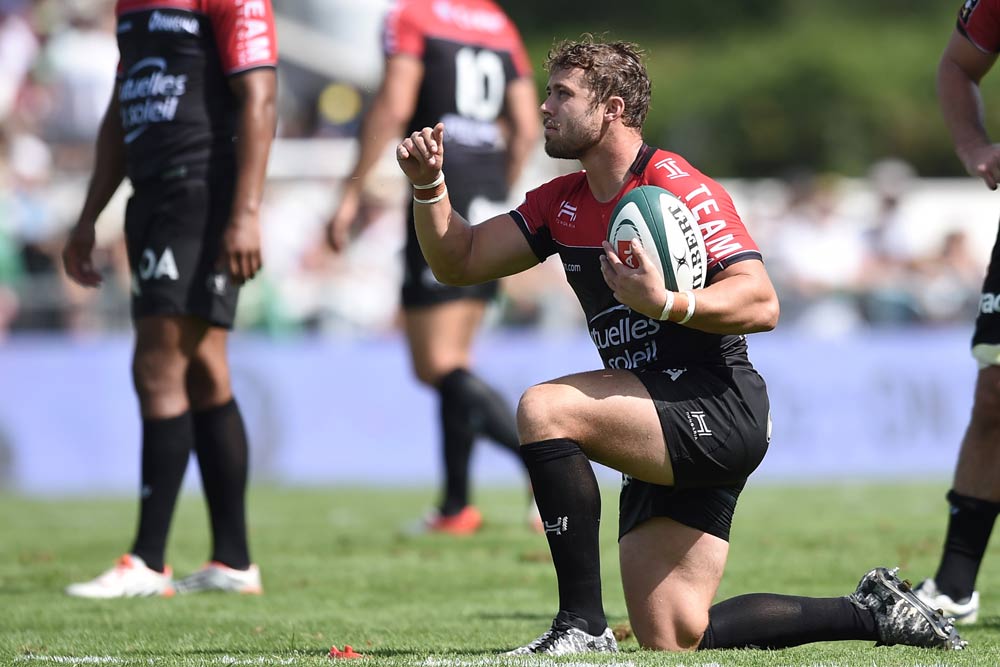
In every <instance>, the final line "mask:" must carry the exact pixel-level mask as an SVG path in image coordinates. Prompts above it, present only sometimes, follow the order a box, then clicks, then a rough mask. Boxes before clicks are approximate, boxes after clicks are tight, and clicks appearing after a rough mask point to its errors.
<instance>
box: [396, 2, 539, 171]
mask: <svg viewBox="0 0 1000 667" xmlns="http://www.w3.org/2000/svg"><path fill="white" fill-rule="evenodd" d="M383 41H384V51H385V56H386V58H390V57H392V56H396V55H400V54H405V55H408V56H412V57H414V58H417V59H419V60H420V61H421V62H423V65H424V77H423V80H422V82H421V84H420V92H419V95H418V99H417V105H416V109H415V111H414V114H413V117H412V118H411V119H410V122H409V128H408V129H407V134H410V133H412V132H415V131H417V130H420V129H421V128H424V127H433V126H434V125H435V124H437V123H438V122H444V124H445V143H446V145H447V146H448V161H449V163H450V164H452V165H455V164H459V163H461V164H465V163H466V162H467V160H468V159H469V158H472V159H474V156H475V155H476V154H481V153H483V152H498V151H501V150H503V139H502V136H501V133H500V128H499V126H498V124H497V119H499V118H500V117H501V116H502V115H503V113H504V110H505V98H506V92H507V84H508V83H509V82H511V81H513V80H515V79H518V78H521V77H527V76H530V75H531V66H530V63H529V60H528V56H527V52H526V51H525V48H524V44H523V43H522V42H521V37H520V34H519V33H518V31H517V28H516V27H515V26H514V24H513V23H512V22H511V20H510V19H509V18H508V17H507V15H506V14H504V12H503V11H502V10H501V9H500V8H499V7H497V5H496V4H495V3H493V2H492V0H398V1H397V2H396V3H395V5H394V6H393V8H392V9H391V11H390V12H389V14H388V16H387V18H386V21H385V32H384V38H383Z"/></svg>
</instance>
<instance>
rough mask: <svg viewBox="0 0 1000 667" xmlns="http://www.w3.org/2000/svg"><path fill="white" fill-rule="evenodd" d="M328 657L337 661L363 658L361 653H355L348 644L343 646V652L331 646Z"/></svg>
mask: <svg viewBox="0 0 1000 667" xmlns="http://www.w3.org/2000/svg"><path fill="white" fill-rule="evenodd" d="M329 657H331V658H337V659H339V658H363V657H365V656H364V654H362V653H355V652H354V649H353V648H352V647H351V645H350V644H344V650H343V651H341V650H340V649H338V648H337V646H336V644H334V645H333V646H331V647H330V655H329Z"/></svg>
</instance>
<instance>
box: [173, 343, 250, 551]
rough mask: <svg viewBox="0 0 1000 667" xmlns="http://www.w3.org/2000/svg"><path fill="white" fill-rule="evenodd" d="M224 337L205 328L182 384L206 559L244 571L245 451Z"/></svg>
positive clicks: (242, 425) (245, 533)
mask: <svg viewBox="0 0 1000 667" xmlns="http://www.w3.org/2000/svg"><path fill="white" fill-rule="evenodd" d="M228 337H229V332H228V331H227V330H226V329H224V328H221V327H209V328H208V330H207V332H206V334H205V336H204V338H203V339H202V341H201V344H200V345H199V346H198V348H197V350H196V352H195V355H194V358H193V359H192V360H191V366H190V368H189V369H188V374H187V378H186V383H187V391H188V395H189V396H190V399H191V406H192V413H193V418H194V433H195V441H194V445H195V451H196V452H197V455H198V466H199V470H200V471H201V479H202V486H203V488H204V491H205V499H206V501H207V504H208V510H209V517H210V520H211V526H212V557H211V560H212V561H213V562H217V563H222V564H223V565H225V566H227V567H230V568H234V569H237V570H245V569H247V568H248V567H250V554H249V548H248V546H247V531H246V508H245V497H246V485H247V473H248V447H247V437H246V429H245V426H244V424H243V417H242V415H241V414H240V410H239V406H238V405H237V403H236V400H235V398H234V397H233V392H232V385H231V382H230V375H229V363H228V359H227V341H228Z"/></svg>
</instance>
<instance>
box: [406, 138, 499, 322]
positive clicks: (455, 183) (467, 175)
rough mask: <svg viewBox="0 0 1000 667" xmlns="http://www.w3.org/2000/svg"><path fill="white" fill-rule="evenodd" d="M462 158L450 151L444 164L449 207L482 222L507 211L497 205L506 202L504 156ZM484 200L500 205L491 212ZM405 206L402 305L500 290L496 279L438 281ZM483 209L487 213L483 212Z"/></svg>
mask: <svg viewBox="0 0 1000 667" xmlns="http://www.w3.org/2000/svg"><path fill="white" fill-rule="evenodd" d="M463 157H464V156H455V155H451V154H449V155H448V164H447V165H446V166H445V178H446V180H447V183H448V198H449V199H450V200H451V205H452V208H454V209H455V210H456V211H458V212H459V214H461V215H462V217H464V218H466V219H467V220H469V222H471V223H477V222H482V221H483V220H485V219H486V217H487V216H491V215H495V214H496V213H497V212H502V213H506V212H507V208H506V207H500V204H503V203H505V201H506V199H507V182H506V181H507V175H506V166H505V158H504V156H503V155H502V154H487V155H479V156H478V157H477V158H476V159H475V160H474V161H467V160H463V159H462V158H463ZM487 203H493V204H494V205H495V206H497V207H499V208H496V210H492V211H491V210H490V207H489V205H488V204H487ZM483 206H485V209H484V208H483ZM407 208H408V210H409V213H408V214H407V219H406V248H405V249H404V259H405V270H404V272H403V291H402V303H403V307H404V308H420V307H422V306H435V305H437V304H440V303H446V302H448V301H458V300H460V299H476V300H479V301H490V300H492V299H493V298H494V297H495V296H496V295H497V291H498V290H499V285H498V284H497V282H496V281H490V282H488V283H481V284H479V285H471V286H469V287H452V286H450V285H442V284H441V283H439V282H438V281H437V279H436V278H435V277H434V273H433V272H432V271H431V269H430V267H429V266H427V260H425V259H424V254H423V252H422V251H421V250H420V243H419V242H418V241H417V230H416V228H415V227H414V224H413V206H412V204H411V205H409V206H408V207H407ZM484 210H486V211H490V212H483V211H484ZM470 217H471V218H472V219H470Z"/></svg>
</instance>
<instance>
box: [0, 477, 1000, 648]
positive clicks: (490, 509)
mask: <svg viewBox="0 0 1000 667" xmlns="http://www.w3.org/2000/svg"><path fill="white" fill-rule="evenodd" d="M944 491H945V486H944V485H943V484H935V485H930V484H927V485H907V486H874V485H844V486H837V485H824V486H820V487H815V486H791V487H790V486H780V487H779V486H768V485H758V486H751V487H750V488H749V489H747V491H746V492H745V493H744V495H743V498H742V499H741V503H740V507H739V509H738V511H737V517H736V526H735V528H734V531H733V536H732V538H733V539H732V549H731V552H730V559H729V566H728V569H727V572H726V576H725V578H724V580H723V582H722V587H721V589H720V591H719V599H723V598H727V597H731V596H733V595H738V594H741V593H747V592H754V591H773V592H784V593H792V594H797V595H817V596H833V595H842V594H845V593H847V592H849V591H851V590H853V588H854V586H855V585H856V583H857V580H858V579H859V578H860V576H861V575H862V574H863V573H864V572H865V571H866V570H867V569H869V568H870V567H872V566H875V565H895V564H898V565H901V566H902V568H903V574H904V575H906V576H910V577H911V578H913V579H918V578H920V577H923V576H926V575H928V574H930V573H932V572H933V569H934V567H935V566H936V564H937V558H938V555H939V552H940V547H941V539H942V535H943V530H944V522H945V520H946V516H945V504H944V500H943V494H944ZM431 497H432V493H431V492H430V491H428V490H395V489H373V488H365V489H330V490H325V489H324V490H318V489H308V490H305V489H275V488H254V489H253V490H252V493H251V497H250V513H251V530H252V535H251V539H252V546H253V551H254V557H255V560H257V561H258V562H259V563H260V565H261V568H262V571H263V574H264V585H265V588H266V590H267V593H266V595H264V596H261V597H237V596H224V595H202V596H191V597H184V598H174V599H134V600H112V601H100V602H94V601H85V600H75V599H71V598H68V597H66V596H64V595H63V594H62V592H61V591H62V588H63V586H64V585H65V584H66V583H68V582H70V581H75V580H81V579H85V578H90V577H92V576H93V575H95V574H96V573H97V572H99V571H100V570H103V569H104V568H106V567H108V566H109V564H110V562H111V561H112V559H113V558H114V557H116V556H117V555H118V554H120V553H121V552H123V551H124V550H125V549H126V548H127V547H128V541H129V539H130V538H131V533H132V528H133V526H134V522H135V501H134V499H132V498H107V499H80V498H71V499H59V500H38V499H25V498H21V497H12V496H4V497H0V664H4V665H6V664H13V665H20V666H24V667H36V666H37V667H44V666H47V665H74V664H79V665H156V666H161V665H162V666H172V665H219V666H223V665H283V664H293V665H306V666H308V665H328V664H329V660H328V659H327V658H326V657H325V656H326V652H327V650H328V649H329V647H330V645H331V644H336V645H338V646H341V647H342V646H343V644H351V645H352V646H354V647H355V648H356V649H357V650H359V651H362V652H364V653H366V654H367V655H368V656H370V659H369V660H366V661H364V662H360V665H362V666H363V665H370V666H377V667H382V666H387V667H388V666H395V665H422V666H426V667H458V666H460V667H466V666H468V667H472V666H473V665H486V664H490V665H498V664H508V662H507V661H505V660H502V659H499V658H497V657H496V656H497V653H498V652H499V651H501V650H504V649H507V648H511V647H513V646H515V645H517V644H520V643H524V642H526V641H528V640H530V639H532V638H534V637H535V636H536V635H537V634H539V633H540V632H541V631H542V630H544V629H545V627H546V626H547V625H548V623H549V622H550V620H551V618H552V615H553V614H554V612H555V601H556V595H555V579H554V575H553V572H552V567H551V561H550V560H549V557H548V550H547V548H546V545H545V542H544V539H543V538H542V537H540V536H538V535H535V534H533V533H531V532H529V531H528V529H527V527H526V524H525V522H524V499H523V494H522V493H521V492H518V491H514V490H502V489H490V490H483V491H481V492H480V493H479V496H478V501H479V502H478V504H479V505H480V507H481V508H482V509H483V512H484V514H485V516H486V519H487V525H486V527H485V528H484V530H483V531H482V532H481V534H479V535H477V536H475V537H472V538H465V539H456V538H444V537H440V536H421V537H405V536H403V535H402V534H401V532H400V526H401V525H403V524H405V523H406V522H407V521H408V520H412V519H413V518H414V517H417V516H419V515H420V514H421V513H422V511H423V509H424V508H425V507H426V506H427V505H428V503H429V502H430V500H431ZM616 510H617V498H616V493H615V489H613V488H608V489H607V494H606V496H605V503H604V522H603V526H604V531H603V532H604V535H603V538H604V541H603V553H602V558H603V561H602V565H603V569H604V574H605V606H606V608H607V611H608V615H609V619H610V620H611V622H612V624H613V625H624V624H626V623H627V618H626V613H625V604H624V601H623V599H622V594H621V585H620V583H619V580H618V565H617V552H616V545H615V532H616V527H617V518H616ZM207 551H208V545H207V527H206V520H205V513H204V509H203V505H202V503H201V500H200V497H199V496H197V495H188V496H185V497H184V498H182V500H181V503H180V506H179V508H178V514H177V516H176V519H175V523H174V530H173V534H172V537H171V542H170V548H169V552H168V556H169V560H170V562H171V563H172V565H173V566H174V569H175V571H176V572H177V573H179V574H181V575H183V574H185V573H187V572H189V571H191V570H192V569H194V568H196V567H198V566H199V565H200V564H201V562H202V561H203V560H204V558H205V557H206V556H207ZM995 551H996V550H994V552H993V553H991V554H990V555H989V556H988V557H987V560H986V564H985V566H984V568H983V570H982V572H981V575H980V579H979V587H980V589H981V591H982V593H983V600H982V601H983V607H984V609H983V612H982V613H981V616H980V624H979V625H978V626H976V627H975V628H972V629H967V630H965V631H964V632H963V635H964V636H965V637H966V638H967V639H969V641H970V643H971V646H970V648H969V649H968V650H967V651H964V652H961V653H942V652H936V651H926V650H919V649H911V648H907V647H887V648H873V647H872V646H871V644H870V643H867V642H840V643H825V644H814V645H810V646H804V647H799V648H795V649H789V650H785V651H777V652H765V651H716V652H704V653H697V654H686V655H672V654H658V653H651V652H640V651H639V649H638V647H637V645H636V643H635V641H634V639H627V640H625V641H624V642H623V643H622V650H623V652H622V653H621V654H619V655H618V656H607V657H592V656H586V658H585V659H580V658H567V659H560V660H532V661H528V662H529V663H530V664H546V665H551V664H553V663H568V664H573V665H584V664H614V665H629V666H631V665H640V664H641V665H653V666H656V665H685V666H687V667H693V666H696V665H698V666H702V665H738V666H750V665H761V666H763V665H768V666H772V665H789V666H792V665H815V666H819V665H822V666H825V667H832V666H834V665H837V666H841V665H997V664H1000V554H997V553H995ZM355 664H358V663H355Z"/></svg>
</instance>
